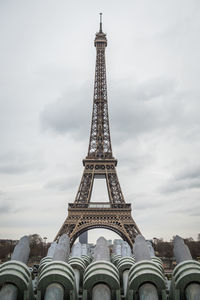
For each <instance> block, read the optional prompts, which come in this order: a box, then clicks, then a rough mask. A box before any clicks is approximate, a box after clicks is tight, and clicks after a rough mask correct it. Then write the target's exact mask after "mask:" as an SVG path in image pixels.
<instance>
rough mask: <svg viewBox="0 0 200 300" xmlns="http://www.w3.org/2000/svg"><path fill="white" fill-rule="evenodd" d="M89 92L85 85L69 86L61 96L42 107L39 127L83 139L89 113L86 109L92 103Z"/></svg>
mask: <svg viewBox="0 0 200 300" xmlns="http://www.w3.org/2000/svg"><path fill="white" fill-rule="evenodd" d="M89 94H90V93H89V91H88V89H87V88H86V86H83V87H82V88H79V89H77V88H74V89H70V88H69V89H68V91H67V92H66V93H65V94H64V95H63V96H62V97H61V98H59V99H57V100H56V101H54V102H52V103H50V104H48V105H46V106H45V107H44V109H43V111H42V112H41V115H40V121H41V128H42V129H43V130H51V131H53V132H55V133H58V134H66V133H68V134H70V135H71V136H72V137H74V138H76V139H80V138H81V139H85V138H86V136H87V134H88V132H89V123H90V120H89V119H88V115H91V114H89V113H88V110H89V108H91V104H92V101H91V99H88V98H89V97H88V95H89Z"/></svg>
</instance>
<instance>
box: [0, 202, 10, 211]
mask: <svg viewBox="0 0 200 300" xmlns="http://www.w3.org/2000/svg"><path fill="white" fill-rule="evenodd" d="M11 211H12V206H11V205H10V204H7V203H5V204H4V203H3V204H0V214H6V213H10V212H11Z"/></svg>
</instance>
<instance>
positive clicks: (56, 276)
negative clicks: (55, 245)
mask: <svg viewBox="0 0 200 300" xmlns="http://www.w3.org/2000/svg"><path fill="white" fill-rule="evenodd" d="M52 283H58V284H60V285H61V286H63V288H64V295H65V297H67V296H68V295H69V293H70V291H72V292H73V294H74V297H75V298H76V297H77V294H76V284H75V277H74V271H73V269H72V267H71V266H70V265H69V264H67V263H66V262H63V261H53V262H50V263H48V264H47V265H45V266H44V268H43V269H42V272H41V274H40V276H39V281H38V290H40V291H41V295H42V297H44V294H45V290H46V288H47V287H48V286H49V285H50V284H52Z"/></svg>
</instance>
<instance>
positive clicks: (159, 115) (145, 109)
mask: <svg viewBox="0 0 200 300" xmlns="http://www.w3.org/2000/svg"><path fill="white" fill-rule="evenodd" d="M115 86H116V87H118V88H117V89H115V90H114V91H112V93H111V95H110V98H112V101H109V100H108V101H109V102H111V103H109V106H111V105H112V106H111V109H110V116H111V120H112V126H111V127H112V132H113V136H114V138H115V139H117V138H116V137H118V139H119V138H126V139H127V138H128V135H129V136H130V134H131V138H132V137H133V136H134V135H137V134H139V133H142V132H146V131H147V132H148V131H150V130H153V129H158V128H160V127H161V126H163V125H164V124H166V123H167V121H169V120H166V119H168V117H169V115H167V116H166V115H163V112H164V108H163V101H164V100H165V98H166V97H168V96H170V95H171V94H173V93H174V92H175V87H176V83H175V82H174V81H172V80H169V79H164V78H155V79H151V80H149V81H147V82H144V83H142V84H138V85H137V86H136V88H135V89H132V87H131V84H130V85H129V86H128V87H126V88H125V87H123V85H120V84H119V83H117V82H116V83H115ZM127 89H128V91H127ZM159 99H160V100H161V101H162V103H161V104H157V105H156V106H155V105H153V106H151V105H149V104H148V103H147V104H146V103H145V102H146V101H147V102H148V101H153V100H157V101H159ZM164 106H165V105H164ZM168 110H169V109H168V108H167V111H166V113H167V114H169V112H168ZM91 113H92V97H91V93H90V92H89V91H88V89H87V88H86V86H82V88H80V89H78V90H77V89H76V88H74V89H72V90H70V89H69V90H68V92H67V93H66V94H65V95H63V96H62V97H61V98H59V99H57V100H55V101H54V102H52V103H51V104H48V105H46V106H45V108H44V110H43V111H42V112H41V118H40V120H41V125H42V128H43V129H45V130H47V129H50V130H52V131H54V132H57V133H59V134H65V133H68V134H71V135H72V136H73V137H74V138H77V139H80V138H81V139H85V138H86V136H87V134H88V132H89V126H90V120H91ZM88 117H89V118H88ZM116 134H117V135H116Z"/></svg>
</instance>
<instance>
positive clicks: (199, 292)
mask: <svg viewBox="0 0 200 300" xmlns="http://www.w3.org/2000/svg"><path fill="white" fill-rule="evenodd" d="M173 244H174V256H175V259H176V262H177V266H176V267H175V269H174V271H173V274H172V280H171V282H169V281H168V280H167V279H166V277H165V274H164V269H163V264H162V261H161V259H160V258H158V257H156V256H155V253H154V249H153V247H152V245H151V243H149V242H146V241H145V239H144V237H143V236H141V235H138V236H137V237H136V239H135V243H134V246H133V254H132V251H131V248H130V246H129V245H128V244H127V243H126V242H124V241H120V240H116V241H115V242H114V244H113V253H112V255H110V249H109V247H108V243H107V240H106V239H105V238H103V237H100V238H99V239H98V240H97V243H96V246H95V249H94V253H93V254H91V251H90V250H91V249H90V246H89V245H87V244H85V245H81V244H80V243H76V244H74V246H73V247H72V249H71V253H70V241H69V237H68V236H67V235H66V234H64V235H62V236H61V237H60V239H59V242H58V243H52V244H51V246H50V248H49V249H48V253H47V256H46V257H44V258H43V259H42V260H41V262H40V265H39V269H38V276H36V278H35V279H34V280H33V278H32V274H31V272H30V270H29V268H28V267H27V265H26V263H27V261H28V258H29V252H30V247H29V238H28V237H26V236H25V237H23V238H21V239H20V241H19V243H18V244H17V245H16V247H15V249H14V252H13V254H12V256H11V260H10V261H8V262H5V263H3V264H2V265H0V300H80V299H81V300H123V299H125V300H158V299H162V300H165V299H169V300H172V299H173V300H184V299H187V300H200V263H199V262H197V261H195V260H193V259H192V257H191V254H190V251H189V249H188V247H187V246H186V245H185V244H184V241H183V240H182V238H180V237H179V236H176V237H175V238H174V241H173Z"/></svg>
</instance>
